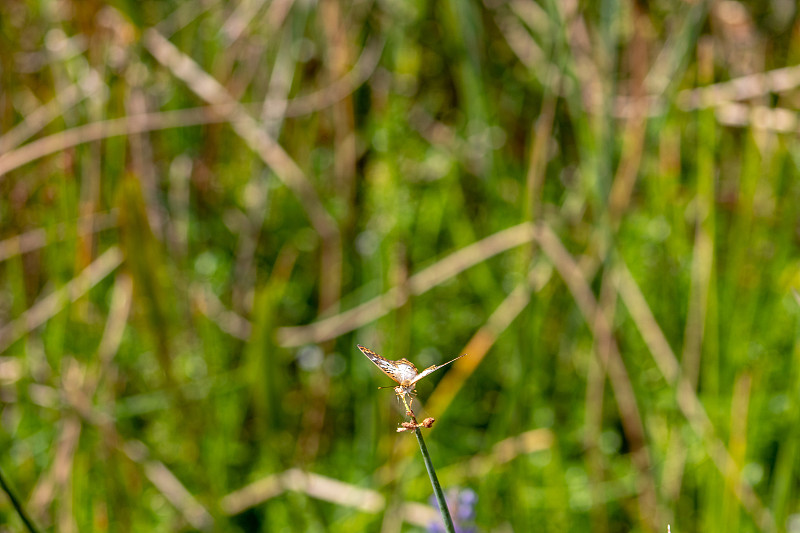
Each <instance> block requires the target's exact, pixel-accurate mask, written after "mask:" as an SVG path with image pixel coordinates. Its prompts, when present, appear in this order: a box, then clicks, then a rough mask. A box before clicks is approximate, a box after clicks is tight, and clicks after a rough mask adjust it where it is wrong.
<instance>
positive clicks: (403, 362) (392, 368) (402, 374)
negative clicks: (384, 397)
mask: <svg viewBox="0 0 800 533" xmlns="http://www.w3.org/2000/svg"><path fill="white" fill-rule="evenodd" d="M356 346H358V349H359V350H361V351H362V352H363V353H364V355H366V356H367V357H368V358H369V360H370V361H372V362H373V363H375V366H377V367H378V368H380V369H381V370H382V371H383V373H384V374H386V375H387V376H389V377H390V378H392V379H393V380H395V381H396V382H397V383H398V385H397V387H395V388H394V391H395V392H396V393H397V395H398V396H402V395H404V394H408V395H411V394H412V393H413V392H414V385H415V384H416V383H417V381H419V380H421V379H422V378H424V377H425V376H427V375H428V374H430V373H431V372H433V371H435V370H439V369H440V368H442V367H443V366H447V365H449V364H450V363H452V362H453V361H458V360H459V359H461V358H462V357H464V356H465V355H467V354H461V355H459V356H458V357H456V358H455V359H453V361H448V362H446V363H445V364H443V365H433V366H429V367H428V368H426V369H425V370H423V371H422V372H417V367H415V366H414V364H413V363H412V362H411V361H409V360H408V359H406V358H405V357H404V358H402V359H399V360H397V361H390V360H388V359H386V358H385V357H383V356H380V355H378V354H376V353H375V352H373V351H372V350H370V349H369V348H367V347H365V346H361V345H360V344H356Z"/></svg>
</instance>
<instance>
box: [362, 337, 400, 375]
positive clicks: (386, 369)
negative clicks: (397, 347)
mask: <svg viewBox="0 0 800 533" xmlns="http://www.w3.org/2000/svg"><path fill="white" fill-rule="evenodd" d="M356 346H358V349H359V350H361V353H363V354H364V355H366V356H367V358H368V359H369V360H370V361H372V362H373V363H375V366H377V367H378V368H380V369H381V371H382V372H383V373H384V374H386V375H387V376H389V377H390V378H392V379H393V380H395V381H396V382H397V383H400V382H401V381H402V377H401V375H400V369H399V368H398V367H397V364H395V362H394V361H389V360H388V359H386V358H385V357H382V356H380V355H378V354H376V353H375V352H373V351H372V350H370V349H369V348H367V347H366V346H361V345H360V344H356Z"/></svg>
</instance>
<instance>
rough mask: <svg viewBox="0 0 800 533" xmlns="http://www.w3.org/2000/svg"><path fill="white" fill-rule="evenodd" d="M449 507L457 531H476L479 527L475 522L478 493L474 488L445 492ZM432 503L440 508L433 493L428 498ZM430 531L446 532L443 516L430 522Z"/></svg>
mask: <svg viewBox="0 0 800 533" xmlns="http://www.w3.org/2000/svg"><path fill="white" fill-rule="evenodd" d="M445 499H446V500H447V502H448V503H447V508H448V509H449V510H450V516H451V517H452V518H453V525H454V526H455V528H456V533H476V531H477V529H476V527H475V524H474V523H473V522H474V520H475V504H476V503H477V502H478V495H477V494H475V491H474V490H472V489H463V490H458V489H453V490H449V491H447V494H445ZM428 501H429V502H430V504H431V505H432V506H434V507H436V508H437V509H438V507H439V505H438V503H437V501H436V496H435V495H431V497H430V498H429V499H428ZM428 533H445V529H444V524H443V523H442V520H441V518H439V517H437V518H436V520H435V521H433V522H431V523H430V524H428Z"/></svg>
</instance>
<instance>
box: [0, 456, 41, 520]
mask: <svg viewBox="0 0 800 533" xmlns="http://www.w3.org/2000/svg"><path fill="white" fill-rule="evenodd" d="M0 487H2V488H3V491H4V492H5V493H6V494H7V495H8V499H9V500H11V505H13V506H14V509H16V511H17V514H18V515H19V517H20V518H21V519H22V522H23V523H24V524H25V527H27V528H28V531H29V532H30V533H37V530H36V527H35V526H34V525H33V522H32V521H31V519H30V517H29V516H28V513H26V512H25V508H24V507H22V504H21V503H20V502H19V500H18V499H17V497H16V496H15V495H14V491H12V490H11V486H10V485H9V484H8V483H6V480H5V478H4V477H3V472H2V471H0Z"/></svg>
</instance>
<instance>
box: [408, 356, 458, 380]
mask: <svg viewBox="0 0 800 533" xmlns="http://www.w3.org/2000/svg"><path fill="white" fill-rule="evenodd" d="M465 355H467V354H465V353H462V354H461V355H459V356H458V357H456V358H455V359H453V360H452V361H448V362H446V363H444V364H443V365H433V366H429V367H428V368H426V369H425V370H423V371H422V372H420V373H419V374H417V375H416V377H414V379H412V380H411V385H413V384H414V383H416V382H417V381H419V380H421V379H422V378H424V377H425V376H427V375H428V374H430V373H431V372H433V371H435V370H439V369H440V368H442V367H443V366H447V365H449V364H450V363H452V362H453V361H458V360H459V359H461V358H462V357H464V356H465Z"/></svg>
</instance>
